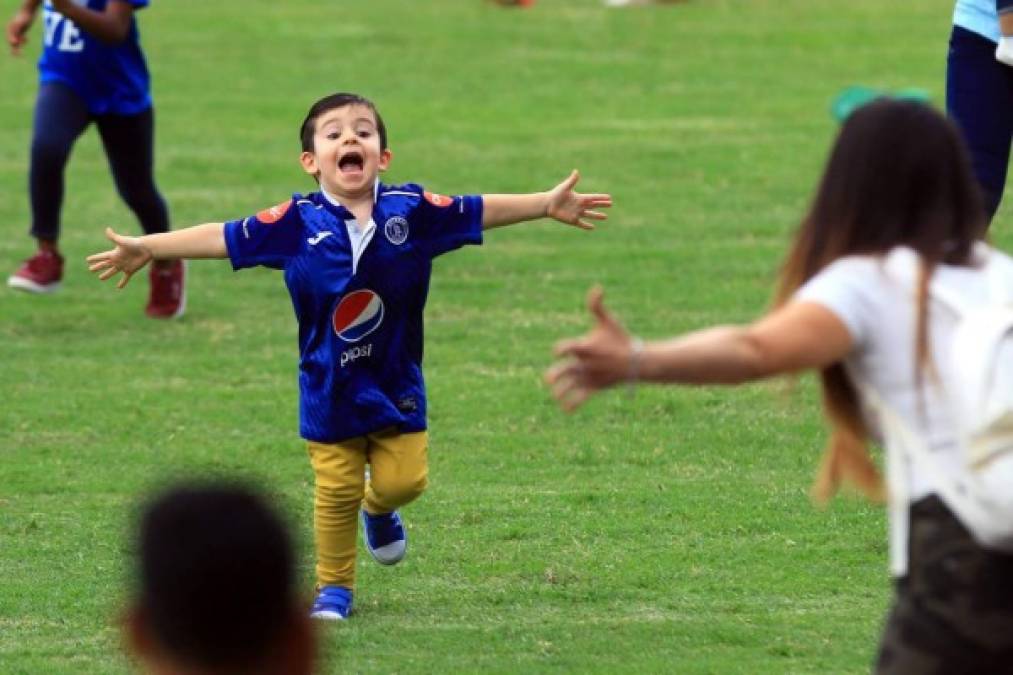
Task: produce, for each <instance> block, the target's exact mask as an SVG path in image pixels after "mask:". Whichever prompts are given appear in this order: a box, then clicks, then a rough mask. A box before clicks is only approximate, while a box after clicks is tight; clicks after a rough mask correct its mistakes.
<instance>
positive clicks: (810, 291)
mask: <svg viewBox="0 0 1013 675" xmlns="http://www.w3.org/2000/svg"><path fill="white" fill-rule="evenodd" d="M882 274H883V270H882V267H881V265H879V264H878V263H877V261H876V260H874V259H872V258H867V257H850V258H842V259H841V260H838V261H836V262H834V263H832V264H830V265H829V266H827V267H825V268H824V269H822V270H821V271H820V272H819V273H817V274H816V276H814V277H812V278H811V279H809V281H807V282H806V283H805V284H803V285H802V287H801V288H799V289H798V290H797V291H796V292H795V295H794V297H793V299H794V300H796V301H808V302H816V303H819V304H821V305H823V306H824V307H826V308H827V309H829V310H830V311H831V312H833V313H834V314H835V315H836V316H837V318H839V319H840V320H841V321H842V322H843V323H844V325H845V327H846V328H847V329H848V332H849V333H850V334H851V339H852V340H853V341H854V344H855V346H856V347H858V348H861V347H862V346H863V345H865V344H867V342H868V340H869V337H870V335H872V334H873V333H874V331H875V329H876V322H877V319H876V317H877V316H881V314H880V313H879V311H878V306H879V304H880V303H882V302H883V295H882V293H877V287H879V288H880V289H881V288H882V283H881V282H882V279H879V278H878V277H881V276H882Z"/></svg>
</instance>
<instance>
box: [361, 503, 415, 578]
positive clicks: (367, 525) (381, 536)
mask: <svg viewBox="0 0 1013 675" xmlns="http://www.w3.org/2000/svg"><path fill="white" fill-rule="evenodd" d="M362 531H363V535H364V537H363V538H364V539H365V540H366V550H368V551H369V554H370V555H371V556H373V560H375V561H376V562H378V563H380V564H381V565H396V564H397V563H399V562H401V559H402V558H404V554H405V552H406V551H407V550H408V534H407V533H406V532H405V529H404V524H403V523H402V522H401V516H400V515H398V512H397V511H394V512H393V513H381V514H380V515H377V516H373V515H370V514H368V513H366V510H365V509H363V510H362Z"/></svg>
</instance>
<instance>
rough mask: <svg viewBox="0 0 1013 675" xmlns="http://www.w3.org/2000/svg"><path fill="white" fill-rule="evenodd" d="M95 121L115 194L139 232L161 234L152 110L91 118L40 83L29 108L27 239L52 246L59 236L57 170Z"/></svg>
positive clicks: (63, 92) (70, 96) (77, 101)
mask: <svg viewBox="0 0 1013 675" xmlns="http://www.w3.org/2000/svg"><path fill="white" fill-rule="evenodd" d="M91 122H95V125H96V126H97V127H98V132H99V135H100V136H101V138H102V145H103V147H104V148H105V151H106V157H108V159H109V168H110V169H111V170H112V173H113V179H114V180H115V181H116V189H117V190H118V191H119V193H120V196H121V197H122V198H123V201H124V202H126V204H127V206H129V207H130V209H131V210H132V211H133V212H134V214H135V215H136V216H137V219H138V220H139V221H140V223H141V228H142V229H143V230H144V232H145V233H147V234H151V233H154V232H166V231H167V230H168V229H169V213H168V209H167V208H166V206H165V200H163V199H162V196H161V195H160V194H159V193H158V188H157V187H155V177H154V175H153V173H152V168H153V164H154V136H155V118H154V111H153V110H152V109H151V108H149V109H147V110H145V111H144V112H141V113H138V114H136V115H93V114H91V113H90V112H88V109H87V108H86V107H85V103H84V101H83V100H82V99H81V98H80V97H78V96H77V94H75V93H74V92H73V91H72V90H71V89H70V88H69V87H67V86H65V85H62V84H57V83H48V84H43V85H42V86H41V87H40V88H39V96H38V99H37V100H36V103H35V130H34V133H33V136H32V159H31V170H30V171H29V178H28V185H29V192H30V194H31V203H32V229H31V234H32V236H33V237H36V238H38V239H46V240H50V241H55V240H56V239H58V238H59V236H60V208H61V206H62V205H63V170H64V168H65V167H66V165H67V159H68V158H69V157H70V150H71V148H72V147H73V146H74V141H76V140H77V138H78V136H80V135H81V134H82V133H83V132H84V130H85V129H86V128H87V127H88V125H89V124H90V123H91Z"/></svg>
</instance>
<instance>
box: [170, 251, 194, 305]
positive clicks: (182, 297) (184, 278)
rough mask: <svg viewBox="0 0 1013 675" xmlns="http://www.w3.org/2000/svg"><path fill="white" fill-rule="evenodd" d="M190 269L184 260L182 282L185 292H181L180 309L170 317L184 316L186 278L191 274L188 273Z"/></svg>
mask: <svg viewBox="0 0 1013 675" xmlns="http://www.w3.org/2000/svg"><path fill="white" fill-rule="evenodd" d="M189 271H190V270H189V269H187V264H186V261H185V260H184V261H183V281H182V282H181V283H182V285H183V292H182V293H180V294H179V309H177V310H176V313H175V314H173V315H172V316H171V317H169V318H170V319H178V318H179V317H181V316H183V313H184V312H185V311H186V278H187V277H188V276H189V274H188V273H189Z"/></svg>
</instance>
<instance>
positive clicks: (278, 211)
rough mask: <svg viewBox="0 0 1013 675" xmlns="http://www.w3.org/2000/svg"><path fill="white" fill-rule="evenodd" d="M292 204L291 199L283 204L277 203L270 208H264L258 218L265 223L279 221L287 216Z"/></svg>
mask: <svg viewBox="0 0 1013 675" xmlns="http://www.w3.org/2000/svg"><path fill="white" fill-rule="evenodd" d="M291 206H292V200H291V199H289V200H288V201H286V202H282V203H281V204H276V205H275V206H272V207H271V208H269V209H264V210H263V211H261V212H260V213H258V214H257V220H259V221H260V222H262V223H264V224H265V225H270V224H271V223H277V222H278V221H279V220H281V219H282V218H283V217H284V216H285V214H286V213H288V210H289V208H290V207H291Z"/></svg>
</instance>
